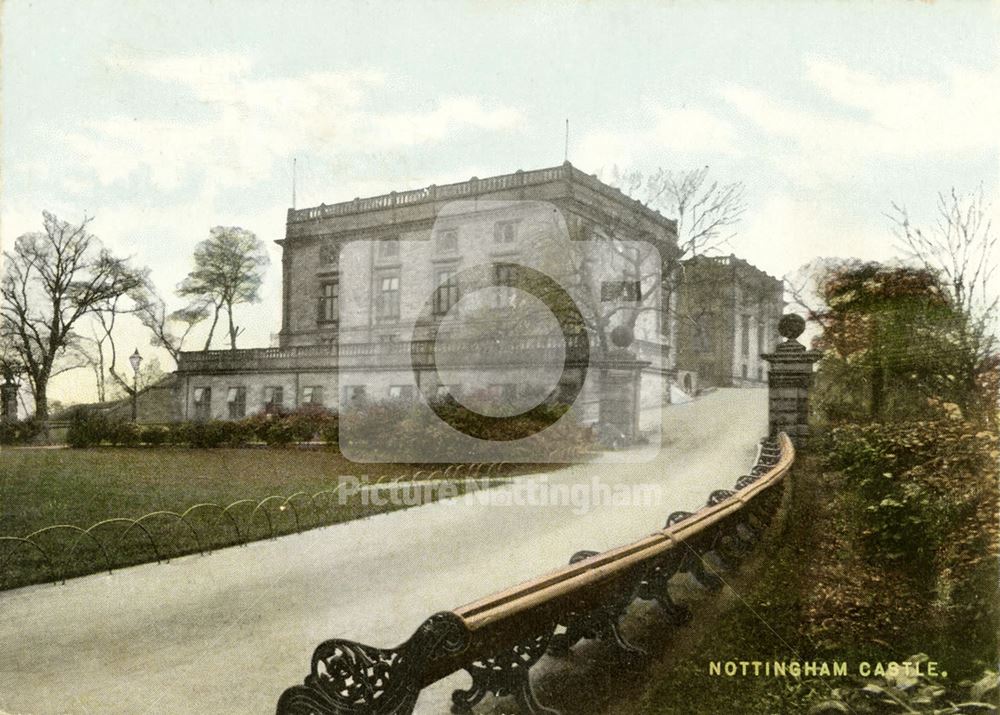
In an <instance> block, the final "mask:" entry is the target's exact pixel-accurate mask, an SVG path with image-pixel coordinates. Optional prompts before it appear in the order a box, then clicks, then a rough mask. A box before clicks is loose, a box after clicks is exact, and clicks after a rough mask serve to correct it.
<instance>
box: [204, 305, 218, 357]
mask: <svg viewBox="0 0 1000 715" xmlns="http://www.w3.org/2000/svg"><path fill="white" fill-rule="evenodd" d="M221 308H222V307H221V306H219V305H216V306H215V314H214V315H213V316H212V327H210V328H209V329H208V339H207V340H205V350H208V349H209V348H210V347H211V345H212V336H213V335H215V326H216V325H218V324H219V310H221Z"/></svg>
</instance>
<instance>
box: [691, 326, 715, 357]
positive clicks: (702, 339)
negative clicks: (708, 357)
mask: <svg viewBox="0 0 1000 715" xmlns="http://www.w3.org/2000/svg"><path fill="white" fill-rule="evenodd" d="M694 344H695V350H698V351H700V352H709V351H710V350H711V349H712V333H711V331H710V330H709V329H708V327H707V326H705V325H700V324H699V325H695V326H694Z"/></svg>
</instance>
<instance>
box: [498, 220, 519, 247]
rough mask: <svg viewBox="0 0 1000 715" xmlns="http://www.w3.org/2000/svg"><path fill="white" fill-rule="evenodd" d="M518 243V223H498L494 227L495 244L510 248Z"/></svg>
mask: <svg viewBox="0 0 1000 715" xmlns="http://www.w3.org/2000/svg"><path fill="white" fill-rule="evenodd" d="M516 241H517V221H498V222H497V223H496V225H495V226H494V227H493V242H494V243H499V244H501V245H506V246H510V245H513V244H514V243H515V242H516Z"/></svg>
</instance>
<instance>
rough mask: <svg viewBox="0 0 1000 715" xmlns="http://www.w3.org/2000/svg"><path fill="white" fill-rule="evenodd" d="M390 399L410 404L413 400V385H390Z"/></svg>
mask: <svg viewBox="0 0 1000 715" xmlns="http://www.w3.org/2000/svg"><path fill="white" fill-rule="evenodd" d="M389 397H390V399H393V400H403V401H405V402H409V401H410V400H412V399H413V385H390V386H389Z"/></svg>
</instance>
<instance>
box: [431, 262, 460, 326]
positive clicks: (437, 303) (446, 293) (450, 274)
mask: <svg viewBox="0 0 1000 715" xmlns="http://www.w3.org/2000/svg"><path fill="white" fill-rule="evenodd" d="M458 299H459V294H458V280H457V278H456V277H455V271H454V270H452V269H448V270H443V271H438V273H437V288H436V289H435V290H434V315H447V313H448V311H449V310H451V309H452V308H453V307H454V306H455V304H456V303H458Z"/></svg>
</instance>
